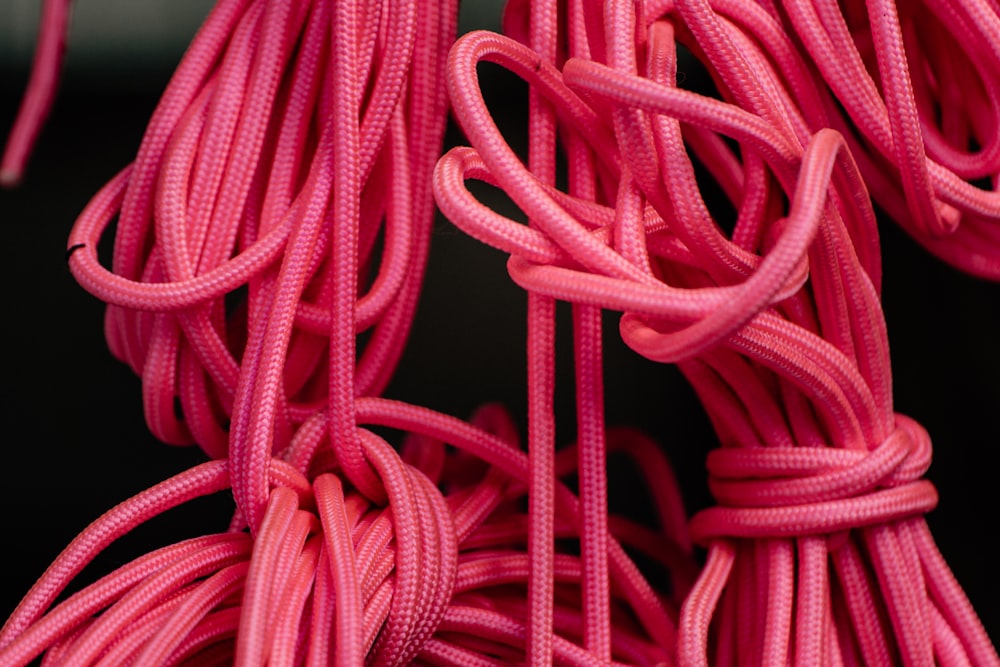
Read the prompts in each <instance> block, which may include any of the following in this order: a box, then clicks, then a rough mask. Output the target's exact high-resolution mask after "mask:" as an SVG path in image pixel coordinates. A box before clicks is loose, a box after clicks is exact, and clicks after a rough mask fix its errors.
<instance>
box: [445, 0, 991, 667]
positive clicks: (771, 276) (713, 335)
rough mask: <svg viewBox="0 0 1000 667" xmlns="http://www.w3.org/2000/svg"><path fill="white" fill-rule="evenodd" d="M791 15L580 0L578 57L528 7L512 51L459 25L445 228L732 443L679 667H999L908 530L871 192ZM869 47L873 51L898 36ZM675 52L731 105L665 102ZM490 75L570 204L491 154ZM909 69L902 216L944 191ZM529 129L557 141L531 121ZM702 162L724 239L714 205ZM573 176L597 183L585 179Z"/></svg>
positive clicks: (912, 431)
mask: <svg viewBox="0 0 1000 667" xmlns="http://www.w3.org/2000/svg"><path fill="white" fill-rule="evenodd" d="M784 4H785V5H788V7H784V8H783V9H781V10H779V9H778V7H777V6H775V5H774V4H773V3H761V4H760V6H759V7H757V6H756V5H754V4H753V3H750V4H749V5H747V3H734V2H725V1H722V0H717V1H714V2H710V1H709V0H676V1H674V2H651V3H646V5H645V7H642V6H640V5H639V4H638V3H633V2H630V1H626V0H613V1H612V2H607V3H602V5H601V7H598V3H589V2H577V3H571V4H570V5H569V6H568V8H567V12H566V14H565V22H564V23H562V24H560V25H559V26H557V27H556V28H555V34H557V35H559V37H560V39H563V38H564V36H565V41H564V42H563V43H568V44H571V45H572V46H571V51H570V52H566V53H564V54H563V55H562V56H561V57H560V58H559V59H556V58H555V56H553V55H552V54H551V52H550V53H546V52H543V51H542V50H541V49H539V47H538V45H537V43H536V37H535V35H536V34H537V33H536V31H540V30H549V29H552V26H551V24H548V23H545V22H544V21H543V20H542V19H541V18H539V16H537V15H536V12H535V7H534V3H531V9H530V11H527V10H525V8H524V3H518V4H516V5H515V9H513V10H511V12H510V13H509V14H508V16H509V26H510V27H511V30H512V35H514V36H516V37H518V39H520V40H521V41H522V42H525V43H523V44H519V43H517V42H515V41H514V40H513V39H509V38H507V39H505V38H503V37H500V36H498V35H492V34H488V33H471V34H469V35H466V36H465V37H463V38H462V39H460V40H459V41H458V43H457V44H456V46H455V47H454V48H453V49H452V53H451V56H450V59H449V65H450V67H449V80H448V86H449V93H450V95H451V98H452V104H453V106H454V108H455V112H456V116H457V118H458V120H459V123H460V124H461V125H462V127H463V129H464V130H465V132H466V135H467V137H468V139H469V142H470V144H471V147H470V148H459V149H454V150H453V151H451V152H450V153H448V154H447V155H446V156H445V157H444V158H442V160H440V161H439V163H438V166H437V169H436V171H435V180H434V187H435V190H434V193H435V197H436V199H437V201H438V203H439V205H440V206H441V209H442V211H444V212H445V214H446V215H447V216H448V217H449V218H450V219H451V220H452V221H453V222H454V223H455V224H456V225H458V226H459V227H460V228H462V229H463V230H464V231H466V232H467V233H469V234H471V235H472V236H475V237H476V238H478V239H480V240H482V241H484V242H486V243H490V244H491V245H495V246H496V247H498V248H500V249H502V250H503V251H505V252H507V253H509V254H510V256H511V257H510V260H509V262H508V271H509V273H510V275H511V278H512V279H513V280H514V281H515V282H517V283H518V284H519V285H520V286H522V287H524V288H525V289H526V290H528V292H529V295H539V294H540V295H544V296H546V297H549V298H558V299H565V300H568V301H570V302H572V303H574V304H575V305H577V306H580V307H583V306H585V307H588V308H609V309H612V310H617V311H620V312H623V317H622V320H621V324H620V333H621V335H622V338H623V340H624V341H625V342H626V343H627V344H628V345H629V346H630V347H632V348H633V349H634V350H636V351H637V352H639V353H640V354H642V355H644V356H646V357H648V358H650V359H653V360H656V361H660V362H671V363H678V364H679V366H680V369H681V370H682V372H683V373H684V374H685V376H686V377H687V378H688V380H689V381H690V382H691V384H692V386H693V387H694V389H695V391H696V392H697V393H698V396H699V398H700V399H701V401H702V403H703V405H704V407H705V409H706V411H707V413H708V416H709V418H710V419H711V420H712V423H713V425H714V426H715V429H716V432H717V434H718V436H719V440H720V443H721V444H722V448H721V449H720V450H718V451H717V452H715V453H713V454H712V457H711V458H710V463H709V465H710V473H711V485H712V490H713V492H714V493H715V494H716V496H717V498H718V500H719V502H720V506H719V507H714V508H710V509H707V510H704V511H703V512H701V513H699V514H698V515H697V516H696V517H695V518H694V519H693V521H692V522H691V525H690V528H691V536H692V538H694V539H696V540H698V541H700V542H701V543H703V544H705V545H706V546H708V560H707V563H706V564H705V567H704V568H703V569H702V571H701V574H700V576H699V577H698V579H697V581H696V582H695V583H694V585H693V587H692V589H691V591H690V593H689V594H688V595H687V597H686V599H685V601H684V604H683V608H682V611H681V615H680V618H679V620H678V624H677V654H676V658H677V662H678V663H679V664H681V665H707V664H709V661H710V660H711V661H712V664H716V663H717V664H769V665H770V664H787V663H791V664H795V665H803V666H805V665H816V664H829V663H831V662H838V663H839V662H844V663H845V664H895V663H901V664H907V665H931V664H933V662H934V660H935V659H940V660H944V661H946V662H947V661H950V660H953V659H954V660H956V661H958V663H962V662H963V661H968V662H969V663H974V664H1000V660H998V658H997V654H996V652H995V650H994V648H993V646H992V644H991V643H990V640H989V638H988V636H987V635H986V633H985V631H984V630H983V628H982V625H981V624H980V622H979V620H978V618H977V617H976V615H975V612H974V611H973V610H972V608H971V606H970V605H969V603H968V600H967V599H966V598H965V596H964V594H963V593H962V592H961V589H960V588H959V586H958V585H957V583H956V582H955V581H954V578H953V577H952V575H951V574H950V572H949V571H948V569H947V566H946V565H945V564H944V562H943V560H942V559H941V556H940V554H939V553H938V552H937V548H936V546H935V545H934V544H933V541H932V539H931V538H930V535H929V533H928V530H927V527H926V524H925V523H924V521H923V519H922V517H921V515H922V514H923V513H924V512H926V511H929V510H930V509H932V508H933V506H934V505H935V503H936V501H937V496H936V493H935V491H934V489H933V486H931V485H930V483H929V482H926V481H924V480H922V479H920V477H921V476H922V474H923V473H924V471H925V470H926V467H927V465H929V461H930V440H929V438H928V437H927V435H926V433H925V432H924V431H923V429H922V428H921V427H919V426H918V425H917V424H916V423H915V422H913V421H912V420H909V419H907V418H906V417H903V416H900V415H895V414H894V413H893V409H892V391H891V377H890V367H889V355H888V343H887V338H886V332H885V322H884V319H883V316H882V311H881V304H880V302H879V283H880V280H881V267H880V262H879V248H878V234H877V228H876V225H875V218H874V213H873V210H872V206H871V202H870V198H869V190H868V187H866V182H867V185H868V186H870V187H872V188H874V189H875V190H876V191H878V190H879V186H880V183H881V181H882V180H886V179H887V177H886V176H885V175H880V178H874V177H872V163H871V161H870V160H869V157H868V156H867V155H865V154H863V153H862V154H861V155H860V156H859V154H858V153H857V152H856V151H855V150H854V148H855V147H856V146H857V145H858V140H857V138H856V137H854V136H853V135H852V134H851V132H852V131H853V130H852V129H851V128H850V127H847V126H845V124H844V123H840V124H838V123H836V122H833V123H831V122H829V121H828V120H827V119H828V118H831V117H832V116H834V114H832V111H833V105H832V104H830V100H831V98H830V97H829V93H827V92H826V91H825V89H824V88H823V86H822V85H820V84H821V83H822V82H821V81H819V80H818V79H817V78H816V77H815V75H814V74H813V73H812V70H810V67H809V66H808V64H807V63H808V59H806V58H804V57H803V56H802V55H801V54H800V53H799V52H798V50H797V49H798V48H799V47H798V46H796V43H795V42H794V41H792V40H790V39H789V38H788V37H787V35H786V31H785V30H784V23H783V22H784V21H786V20H788V19H787V18H786V14H785V13H783V12H787V13H788V14H789V15H790V14H791V13H793V11H805V10H804V9H802V8H803V7H804V6H806V5H809V3H784ZM815 4H816V5H818V6H822V7H825V8H826V9H825V10H824V11H827V13H828V14H829V12H830V11H834V8H833V6H832V5H830V6H829V7H827V5H829V4H830V3H815ZM883 4H884V3H883ZM791 5H795V9H793V8H792V7H791ZM848 5H850V3H848ZM880 6H881V5H880ZM871 11H872V12H874V11H875V10H874V9H872V10H871ZM885 16H888V19H887V20H892V16H891V12H889V13H887V14H885ZM598 18H599V20H598ZM801 36H802V35H800V37H801ZM581 37H582V41H579V42H578V41H576V40H579V39H581ZM879 39H880V40H883V41H882V42H880V44H879V46H878V47H877V48H878V50H879V58H882V55H883V54H882V51H881V50H882V49H883V46H884V45H886V44H889V45H891V42H892V36H891V35H889V34H888V33H886V34H884V35H882V36H880V38H879ZM675 40H677V41H679V42H680V43H681V44H683V45H684V46H685V47H687V48H688V50H689V51H690V53H691V54H693V55H694V57H696V58H698V59H699V60H701V61H702V63H703V64H704V65H705V67H706V68H707V69H708V70H709V72H710V74H711V76H712V78H713V80H714V81H715V83H716V84H717V85H718V87H719V89H720V92H721V97H722V98H723V99H722V100H718V99H712V98H709V97H706V96H703V95H700V94H697V93H695V92H692V91H687V90H681V89H679V88H678V87H677V83H676V82H677V78H678V76H677V71H678V55H677V51H676V45H675ZM804 41H805V40H804ZM480 61H490V62H493V63H497V64H499V65H501V66H503V67H505V68H507V69H508V70H510V71H511V72H513V73H514V74H516V75H517V76H519V77H521V78H522V79H524V80H525V81H526V82H527V83H528V85H529V86H530V90H531V91H532V95H533V96H534V97H533V98H532V99H536V98H538V97H541V98H544V99H545V100H546V101H548V102H549V103H550V104H553V105H554V106H555V108H556V109H557V110H558V113H557V118H558V134H559V136H560V138H562V139H563V140H564V146H565V150H566V152H567V155H568V156H569V160H568V162H569V164H570V169H569V179H568V187H567V188H566V190H565V191H562V192H560V191H558V190H556V189H555V188H554V187H553V185H552V183H551V182H550V181H548V180H547V175H546V173H545V172H544V171H538V170H537V169H536V167H535V166H534V165H533V164H532V163H531V160H530V159H529V164H528V165H527V166H526V165H524V164H523V163H522V162H521V161H520V159H519V158H518V157H517V156H516V154H515V153H514V151H513V150H511V148H510V147H509V146H508V145H507V143H506V141H505V140H504V138H503V136H502V134H501V133H500V131H499V129H498V128H497V126H496V123H495V122H494V121H493V119H492V117H491V116H490V112H489V110H488V108H487V107H486V105H485V103H484V101H483V97H482V94H481V93H480V91H479V81H478V78H477V74H476V65H477V63H478V62H480ZM836 61H837V57H835V56H834V55H827V56H825V57H824V59H823V63H834V62H836ZM817 62H818V61H817ZM822 66H824V67H825V66H827V65H825V64H824V65H822ZM830 66H835V65H830ZM906 76H907V75H905V71H904V70H903V69H901V68H900V69H896V70H894V71H893V73H892V75H891V76H889V75H888V74H886V75H884V76H883V85H885V86H886V90H887V91H889V92H887V93H886V95H887V96H888V97H892V98H893V99H894V100H895V101H894V102H893V103H892V104H889V105H888V106H889V111H887V112H886V114H887V115H888V116H892V118H893V119H892V122H891V123H888V122H887V123H886V124H887V126H888V125H891V127H892V129H889V128H888V127H887V130H886V134H887V136H890V135H891V138H890V139H889V141H890V143H889V144H888V146H889V149H888V151H887V152H886V155H887V156H893V158H892V159H898V160H905V162H906V163H905V165H903V166H899V164H898V163H897V165H896V166H897V167H898V168H899V170H900V172H899V173H898V174H893V175H892V176H891V177H888V178H890V179H897V180H896V183H897V184H896V185H894V186H893V187H894V188H896V189H897V191H905V193H906V197H907V198H908V199H907V201H909V202H910V204H911V205H912V206H913V207H915V208H914V210H917V208H919V207H920V206H923V204H921V201H926V197H925V196H924V195H925V194H926V193H927V192H929V191H930V190H929V189H928V188H930V187H931V186H929V185H928V186H926V187H925V185H922V184H923V183H933V184H935V185H934V187H935V188H936V187H937V185H936V184H937V183H939V182H941V181H938V180H935V179H938V178H939V177H941V173H942V172H941V170H939V169H938V168H937V167H935V166H934V165H933V164H932V163H930V162H927V161H926V160H925V159H924V157H922V156H921V157H920V159H919V160H916V159H914V153H913V151H914V144H913V142H912V141H910V139H908V138H907V137H908V136H910V135H905V136H904V134H900V133H905V132H908V131H910V129H911V128H912V125H908V123H911V121H912V120H913V119H912V118H908V117H902V116H899V114H904V115H905V113H904V111H903V110H904V109H905V105H902V104H896V102H898V101H899V99H901V96H905V78H906ZM843 80H844V81H846V79H843ZM845 106H846V105H845ZM848 113H850V109H848ZM893 114H896V115H893ZM831 125H832V127H833V128H840V129H843V130H844V132H842V133H841V132H837V131H836V130H835V129H831ZM529 132H531V133H536V132H541V133H542V136H543V137H546V140H548V138H549V137H550V131H549V130H548V129H546V127H545V126H544V125H538V124H532V123H530V122H529ZM893 140H894V141H895V143H894V144H893V143H891V142H892V141H893ZM894 151H895V152H894ZM855 158H857V159H858V162H857V163H856V162H855ZM696 164H698V165H699V166H700V167H701V168H702V169H703V174H702V175H698V174H697V173H696V169H695V165H696ZM883 167H884V165H883ZM883 167H879V168H880V169H881V168H883ZM704 172H707V173H708V178H709V179H713V180H715V181H716V182H717V183H718V185H719V189H720V190H721V191H722V192H723V193H724V195H725V196H726V197H727V198H728V199H729V200H730V204H731V205H732V207H733V209H735V211H736V216H735V224H732V221H722V220H720V219H718V218H717V217H716V215H717V214H716V213H714V212H713V209H712V208H710V206H709V203H708V202H707V200H706V199H705V198H704V196H703V194H702V193H703V192H704V187H705V186H704V178H705V176H704ZM574 173H586V174H588V177H589V179H590V180H589V181H587V187H581V188H576V187H575V186H574V183H575V181H574V177H573V175H574ZM921 174H927V175H928V179H929V180H927V181H921V178H922V176H921ZM468 179H478V180H482V181H485V182H487V183H490V184H492V185H494V186H496V187H499V188H501V189H502V190H503V191H504V192H505V193H506V194H507V195H508V196H509V197H510V198H511V200H513V201H514V203H515V204H517V205H518V206H519V207H520V208H521V210H522V211H523V212H524V213H525V214H526V215H527V217H528V219H529V221H530V223H531V224H529V225H528V226H527V227H525V226H524V225H522V224H520V223H518V222H516V221H514V220H509V219H506V218H504V217H503V216H501V215H499V214H497V213H494V212H491V211H488V210H486V209H485V207H483V206H482V205H481V204H479V203H478V202H477V201H475V199H474V197H473V196H472V195H471V193H470V192H469V191H468V189H467V187H466V180H468ZM880 179H881V180H880ZM898 179H909V180H908V182H907V184H906V185H905V186H900V185H898V183H899V180H898ZM949 182H951V181H949ZM900 188H901V190H900ZM933 192H935V193H940V192H942V190H940V189H935V190H933ZM990 196H991V195H990ZM921 198H923V199H921ZM879 201H880V202H881V201H882V199H879ZM965 201H966V203H968V201H969V199H966V200H965ZM976 201H978V202H980V203H982V204H983V205H984V206H987V205H988V204H987V203H986V202H987V201H988V196H984V198H980V199H978V200H976ZM942 202H943V203H942ZM954 203H955V201H954V200H953V199H948V198H945V199H942V200H939V201H932V202H931V203H930V204H929V205H928V206H926V207H925V208H924V209H922V210H924V213H926V214H925V215H923V214H922V215H923V218H922V220H923V221H924V222H923V224H925V228H926V232H927V233H928V234H937V233H940V232H942V231H946V229H945V228H944V227H942V226H941V225H942V224H946V225H947V224H951V223H949V222H948V221H949V220H951V221H954V217H949V215H951V214H949V213H948V210H947V207H948V206H951V205H952V204H954ZM927 211H930V213H927ZM896 212H898V209H896ZM890 213H894V211H892V210H890ZM939 214H940V215H943V216H944V217H935V216H938V215H939ZM965 214H966V212H965V211H963V216H964V215H965ZM970 224H971V223H969V221H968V220H967V219H966V220H965V221H964V222H963V223H962V225H961V226H959V227H958V229H957V230H955V231H954V233H952V234H951V236H948V237H947V239H948V241H941V242H942V243H946V242H951V240H957V239H960V238H962V235H963V234H964V233H968V229H969V225H970ZM935 225H936V226H937V227H935ZM727 229H728V231H726V230H727ZM963 230H966V231H963ZM956 242H957V241H956ZM935 243H937V241H935ZM530 317H531V316H530V315H529V323H530ZM530 332H531V327H530V324H529V347H530V345H531V344H532V342H531V338H530ZM532 382H538V380H536V379H534V378H533V377H532V376H529V389H530V387H531V386H532V384H531V383H532ZM529 395H530V392H529ZM539 400H540V399H539ZM538 446H543V447H544V445H540V444H539V443H538V442H536V441H535V440H529V447H538ZM550 572H551V570H548V571H546V570H544V569H543V568H542V567H541V566H540V572H539V574H538V577H539V578H540V579H544V578H546V577H549V576H551V574H549V573H550ZM946 589H947V591H948V593H947V594H944V591H945V590H946ZM542 622H545V623H548V621H547V619H546V620H544V621H539V623H542ZM544 631H545V629H544V628H540V629H539V633H540V634H541V633H543V632H544ZM946 646H947V648H945V647H946ZM542 649H546V650H547V648H546V645H544V644H543V645H542ZM542 649H540V650H542ZM533 664H546V659H544V658H543V659H538V660H536V661H535V662H534V663H533Z"/></svg>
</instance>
